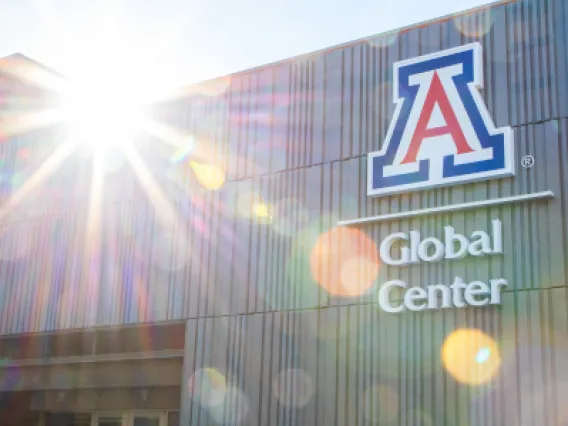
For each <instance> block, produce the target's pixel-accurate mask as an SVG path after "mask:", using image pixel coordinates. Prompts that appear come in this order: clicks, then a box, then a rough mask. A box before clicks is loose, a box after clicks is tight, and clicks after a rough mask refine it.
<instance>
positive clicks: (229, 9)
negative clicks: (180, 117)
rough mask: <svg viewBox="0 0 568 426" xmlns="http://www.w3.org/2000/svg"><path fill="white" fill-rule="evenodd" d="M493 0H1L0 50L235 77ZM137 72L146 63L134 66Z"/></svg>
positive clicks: (68, 65) (183, 80)
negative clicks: (244, 71)
mask: <svg viewBox="0 0 568 426" xmlns="http://www.w3.org/2000/svg"><path fill="white" fill-rule="evenodd" d="M487 3H489V1H487V0H390V1H385V0H325V1H324V0H238V1H231V0H95V1H93V0H0V4H1V6H0V28H1V29H2V35H3V37H2V38H0V57H3V56H7V55H10V54H12V53H16V52H19V53H23V54H24V55H26V56H29V57H31V58H33V59H35V60H37V61H40V62H42V63H44V64H46V65H48V66H49V67H51V68H54V69H56V70H57V71H59V72H61V73H63V74H64V75H66V76H71V77H76V76H80V75H81V74H82V73H85V70H86V69H88V68H89V67H91V66H92V64H93V63H94V62H96V63H97V64H98V66H100V67H104V68H105V69H108V70H109V72H112V71H113V68H114V69H116V68H120V67H122V66H123V65H125V64H128V65H129V66H130V67H131V68H130V69H131V70H136V69H140V68H137V67H142V68H144V69H146V70H147V69H151V70H152V72H153V75H154V77H157V78H159V79H161V80H162V81H163V82H168V83H169V84H172V85H174V84H175V85H183V84H189V83H192V82H196V81H202V80H207V79H211V78H214V77H218V76H222V75H227V74H230V73H232V72H236V71H241V70H245V69H249V68H252V67H255V66H259V65H263V64H267V63H270V62H274V61H278V60H281V59H286V58H289V57H292V56H296V55H299V54H303V53H308V52H312V51H314V50H318V49H322V48H326V47H329V46H333V45H337V44H341V43H345V42H348V41H352V40H356V39H358V38H362V37H367V36H372V35H375V34H379V33H381V32H385V31H389V30H394V29H396V28H399V27H402V26H406V25H411V24H414V23H417V22H420V21H424V20H427V19H432V18H436V17H439V16H443V15H447V14H450V13H455V12H458V11H462V10H466V9H470V8H473V7H476V6H480V5H483V4H487ZM131 72H136V71H131Z"/></svg>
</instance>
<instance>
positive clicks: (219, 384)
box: [187, 368, 227, 407]
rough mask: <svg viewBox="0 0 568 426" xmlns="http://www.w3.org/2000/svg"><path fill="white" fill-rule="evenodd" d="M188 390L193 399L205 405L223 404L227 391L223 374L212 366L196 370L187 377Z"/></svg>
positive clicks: (215, 405)
mask: <svg viewBox="0 0 568 426" xmlns="http://www.w3.org/2000/svg"><path fill="white" fill-rule="evenodd" d="M187 386H188V391H189V394H190V396H191V397H192V398H193V400H194V401H196V402H199V403H200V404H202V405H203V406H205V407H217V406H219V405H221V404H223V402H224V400H225V395H226V393H227V381H226V379H225V376H223V374H221V372H219V370H216V369H214V368H203V369H201V370H197V371H196V372H195V373H194V374H193V375H192V376H191V377H190V379H189V381H188V383H187Z"/></svg>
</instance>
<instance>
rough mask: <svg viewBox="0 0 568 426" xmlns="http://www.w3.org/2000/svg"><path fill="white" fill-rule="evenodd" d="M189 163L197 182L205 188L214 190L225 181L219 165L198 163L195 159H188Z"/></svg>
mask: <svg viewBox="0 0 568 426" xmlns="http://www.w3.org/2000/svg"><path fill="white" fill-rule="evenodd" d="M189 165H190V167H191V168H192V169H193V172H194V173H195V177H196V178H197V180H198V182H199V183H200V184H201V186H203V187H204V188H205V189H209V190H212V191H215V190H217V189H219V188H221V187H222V186H223V184H224V183H225V173H224V172H223V170H221V169H220V168H219V167H216V166H213V165H209V164H202V163H198V162H197V161H190V162H189Z"/></svg>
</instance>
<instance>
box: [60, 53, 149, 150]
mask: <svg viewBox="0 0 568 426" xmlns="http://www.w3.org/2000/svg"><path fill="white" fill-rule="evenodd" d="M109 63H110V62H109V61H105V64H107V65H108V64H109ZM115 65H117V64H115ZM119 67H120V68H118V69H117V67H116V66H109V67H106V68H101V67H96V66H95V67H93V68H91V69H90V70H89V72H86V73H84V74H82V75H81V76H80V77H79V78H75V79H70V81H69V84H68V85H67V86H66V87H65V89H64V90H63V93H62V105H61V110H60V112H61V116H62V118H63V120H64V121H65V122H66V123H68V124H69V125H70V127H71V128H72V130H73V131H74V133H75V134H78V135H79V136H78V137H79V138H80V139H81V143H84V144H86V145H88V146H90V147H92V148H93V149H95V150H100V149H105V148H116V147H122V146H124V145H125V144H128V143H130V142H131V141H132V139H133V137H134V136H135V135H136V134H137V132H139V131H140V129H141V128H142V126H143V125H144V122H145V120H147V119H148V107H147V105H148V103H149V102H150V96H149V92H150V91H149V86H152V85H154V82H152V80H149V79H148V80H146V81H144V82H142V81H139V78H138V77H137V75H138V74H139V73H137V72H136V71H131V72H125V68H128V66H127V64H126V63H125V62H124V61H121V63H120V65H119Z"/></svg>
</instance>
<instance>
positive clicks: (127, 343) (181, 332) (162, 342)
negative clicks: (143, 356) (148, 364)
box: [96, 324, 185, 355]
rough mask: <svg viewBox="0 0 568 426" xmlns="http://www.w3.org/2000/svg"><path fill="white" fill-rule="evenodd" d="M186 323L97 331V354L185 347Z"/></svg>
mask: <svg viewBox="0 0 568 426" xmlns="http://www.w3.org/2000/svg"><path fill="white" fill-rule="evenodd" d="M184 339H185V326H184V324H173V325H163V326H141V327H129V328H123V329H119V330H116V329H115V330H105V331H99V332H97V345H96V346H97V351H96V352H97V354H100V355H103V354H116V353H138V352H156V351H163V350H172V349H174V350H175V349H178V350H179V349H183V346H184Z"/></svg>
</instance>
